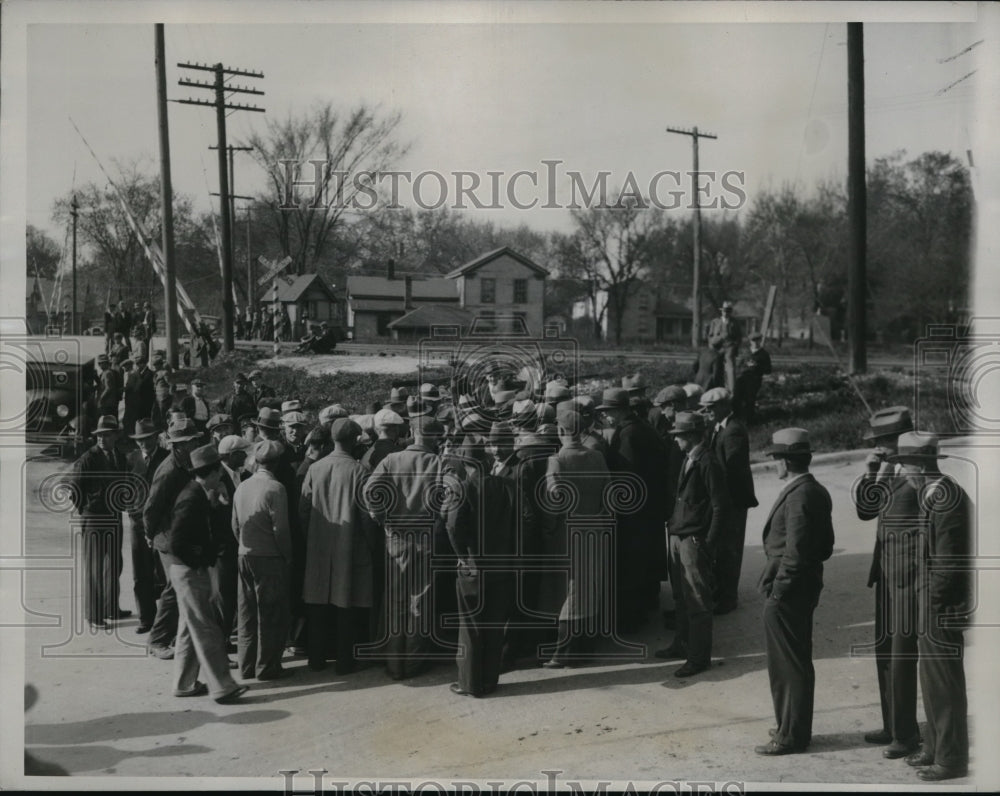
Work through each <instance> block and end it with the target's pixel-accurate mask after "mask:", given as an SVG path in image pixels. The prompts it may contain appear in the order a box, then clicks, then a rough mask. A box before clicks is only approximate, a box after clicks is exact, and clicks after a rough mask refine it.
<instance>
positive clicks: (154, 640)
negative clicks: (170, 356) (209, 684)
mask: <svg viewBox="0 0 1000 796" xmlns="http://www.w3.org/2000/svg"><path fill="white" fill-rule="evenodd" d="M199 439H200V436H199V434H198V430H197V429H196V428H195V427H194V421H193V420H191V419H190V418H185V419H183V420H179V421H176V422H174V423H172V424H171V425H170V426H168V427H167V445H168V446H169V447H170V455H169V456H167V457H166V458H165V459H164V460H163V461H162V462H161V463H160V465H159V467H157V468H156V472H155V473H154V474H153V482H152V484H151V485H150V487H149V496H148V497H147V498H146V504H145V506H143V509H142V524H143V526H144V528H145V530H146V538H147V539H148V540H149V544H150V547H152V548H153V549H154V550H156V551H157V554H158V555H159V558H160V562H161V564H162V565H163V572H164V575H166V576H167V577H166V581H167V582H166V585H165V586H164V587H163V591H161V592H160V602H159V604H158V605H157V607H156V616H155V618H154V619H153V627H152V629H151V630H150V633H149V641H148V642H147V647H146V649H147V651H148V652H149V654H150V655H154V656H155V657H157V658H161V659H163V660H170V659H171V658H173V657H174V652H173V650H172V649H171V645H172V644H173V643H174V639H175V638H176V636H177V596H176V593H175V592H174V588H173V586H172V585H171V583H170V577H169V573H170V564H169V562H168V561H167V560H166V559H165V558H164V556H163V553H164V552H165V551H166V550H167V542H166V539H165V537H164V536H163V534H164V532H165V531H166V530H167V528H168V527H169V524H170V513H171V512H172V511H173V508H174V503H176V501H177V496H178V495H180V493H181V490H182V489H183V488H184V487H185V486H186V485H187V483H188V482H189V481H190V480H191V473H190V466H191V457H190V453H191V451H192V450H193V449H194V448H196V447H198V442H199Z"/></svg>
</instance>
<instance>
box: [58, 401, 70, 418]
mask: <svg viewBox="0 0 1000 796" xmlns="http://www.w3.org/2000/svg"><path fill="white" fill-rule="evenodd" d="M56 414H57V415H59V417H69V407H68V406H66V404H59V406H57V407H56Z"/></svg>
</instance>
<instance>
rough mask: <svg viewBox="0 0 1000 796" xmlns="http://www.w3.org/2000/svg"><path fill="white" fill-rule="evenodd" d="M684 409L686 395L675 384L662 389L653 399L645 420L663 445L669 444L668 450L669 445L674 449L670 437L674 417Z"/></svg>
mask: <svg viewBox="0 0 1000 796" xmlns="http://www.w3.org/2000/svg"><path fill="white" fill-rule="evenodd" d="M685 409H687V393H686V392H684V388H683V387H681V386H680V385H677V384H672V385H670V386H669V387H664V388H663V389H662V390H660V391H659V392H658V393H657V394H656V397H655V398H654V399H653V408H652V409H650V410H649V414H648V415H647V420H648V421H649V425H651V426H652V427H653V430H654V431H656V433H657V434H659V435H660V439H662V440H663V441H664V444H667V443H669V444H667V448H668V449H669V448H670V446H671V445H673V446H674V447H676V444H675V443H674V438H673V437H671V436H670V429H672V428H673V427H674V417H675V415H676V414H677V413H678V412H683V411H684V410H685Z"/></svg>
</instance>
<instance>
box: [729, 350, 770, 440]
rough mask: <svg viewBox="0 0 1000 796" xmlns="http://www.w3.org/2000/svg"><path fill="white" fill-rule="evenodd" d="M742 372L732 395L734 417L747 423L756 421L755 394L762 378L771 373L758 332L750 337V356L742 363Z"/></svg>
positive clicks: (768, 358) (766, 354)
mask: <svg viewBox="0 0 1000 796" xmlns="http://www.w3.org/2000/svg"><path fill="white" fill-rule="evenodd" d="M741 364H742V370H741V371H740V374H739V375H738V376H737V377H736V392H735V393H734V394H733V402H734V407H733V408H734V410H735V411H736V415H737V416H738V417H740V418H741V419H742V420H744V421H745V422H747V423H753V422H754V421H755V420H756V419H757V393H758V392H760V386H761V384H762V383H763V381H764V377H765V376H767V375H768V374H769V373H771V355H770V354H769V353H768V352H767V351H766V350H765V348H764V337H763V335H762V334H761V333H760V332H755V333H754V334H752V335H750V354H749V355H748V356H747V357H746V358H745V359H744V360H743V361H742V363H741Z"/></svg>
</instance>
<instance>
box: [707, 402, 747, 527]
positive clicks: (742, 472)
mask: <svg viewBox="0 0 1000 796" xmlns="http://www.w3.org/2000/svg"><path fill="white" fill-rule="evenodd" d="M712 451H713V452H714V453H715V456H716V458H717V459H718V460H719V464H721V465H722V469H723V471H724V472H725V474H726V483H727V484H728V485H729V494H730V496H731V497H732V502H733V507H734V508H737V509H752V508H753V507H754V506H757V505H758V503H757V496H756V495H755V494H754V490H753V473H752V472H751V471H750V435H749V434H748V433H747V429H746V426H744V425H743V424H742V423H741V422H740V421H739V420H737V419H736V418H735V417H733V416H732V415H730V416H729V419H728V420H727V421H726V426H725V428H723V429H721V430H720V431H718V432H715V433H714V434H713V437H712Z"/></svg>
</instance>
